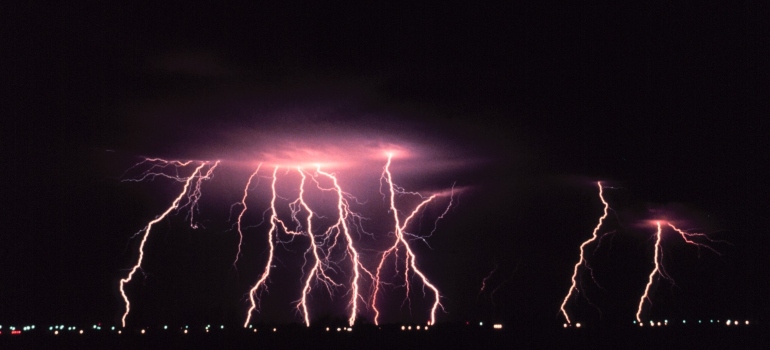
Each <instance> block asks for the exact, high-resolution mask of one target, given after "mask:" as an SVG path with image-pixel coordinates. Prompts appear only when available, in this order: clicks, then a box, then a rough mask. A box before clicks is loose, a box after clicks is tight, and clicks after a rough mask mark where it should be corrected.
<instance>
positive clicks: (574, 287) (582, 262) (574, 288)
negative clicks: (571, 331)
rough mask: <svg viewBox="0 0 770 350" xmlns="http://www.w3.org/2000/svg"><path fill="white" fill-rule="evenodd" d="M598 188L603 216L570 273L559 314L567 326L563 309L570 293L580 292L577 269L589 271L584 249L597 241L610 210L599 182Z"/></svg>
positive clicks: (581, 246)
mask: <svg viewBox="0 0 770 350" xmlns="http://www.w3.org/2000/svg"><path fill="white" fill-rule="evenodd" d="M596 184H597V185H598V186H599V198H600V199H601V200H602V203H603V204H604V214H603V215H602V216H601V217H600V218H599V223H598V224H597V225H596V227H595V228H594V231H593V233H592V234H591V238H589V239H588V240H586V241H585V242H583V244H581V245H580V259H579V260H578V262H577V263H576V264H575V268H574V270H573V272H572V285H571V286H570V288H569V291H568V292H567V295H566V296H565V297H564V301H562V303H561V308H560V310H561V312H562V314H564V318H565V319H566V320H567V324H572V321H571V320H570V318H569V315H568V314H567V310H565V309H564V307H565V306H566V305H567V301H568V300H569V298H570V297H571V296H572V292H573V291H574V292H580V290H578V288H577V275H578V269H579V268H580V266H581V265H585V267H586V268H587V269H589V270H590V269H591V268H590V267H589V266H588V263H587V262H586V260H585V247H586V246H587V245H589V244H591V242H593V241H595V240H596V239H597V237H598V236H597V233H598V232H599V229H600V228H601V227H602V223H603V222H604V219H605V218H607V214H608V210H609V208H610V206H609V204H607V201H605V200H604V188H603V187H602V183H601V182H597V183H596Z"/></svg>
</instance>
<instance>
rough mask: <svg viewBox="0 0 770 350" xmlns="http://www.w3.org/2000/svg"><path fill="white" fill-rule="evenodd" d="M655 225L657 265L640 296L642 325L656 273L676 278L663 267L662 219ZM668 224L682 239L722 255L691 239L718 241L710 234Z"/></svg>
mask: <svg viewBox="0 0 770 350" xmlns="http://www.w3.org/2000/svg"><path fill="white" fill-rule="evenodd" d="M655 225H656V226H657V228H658V229H657V231H656V232H655V255H654V257H653V263H654V265H655V268H653V269H652V272H650V276H649V277H648V279H647V285H645V287H644V294H642V296H641V298H639V306H638V307H637V310H636V322H637V323H639V325H642V308H643V307H644V301H645V300H647V301H648V302H650V303H652V301H651V300H650V297H649V293H650V288H652V283H653V282H654V280H655V276H656V275H658V276H661V277H663V278H665V279H667V280H669V281H670V282H671V283H672V284H673V283H674V280H673V279H672V278H671V277H670V276H669V275H668V274H667V273H666V270H665V269H664V267H663V250H662V247H661V245H660V242H661V239H662V235H663V234H662V232H663V229H662V227H661V222H660V221H656V222H655ZM666 225H668V226H669V227H671V229H673V230H674V232H676V233H678V234H679V235H680V236H681V237H682V239H684V241H685V242H686V243H687V244H692V245H694V246H696V247H698V249H700V248H706V249H709V250H711V251H712V252H714V253H715V254H717V255H721V254H719V252H717V251H716V250H714V248H711V247H710V246H708V245H706V244H703V243H698V242H695V241H693V240H692V239H691V238H703V239H706V240H708V241H709V242H717V241H715V240H712V239H711V238H709V237H708V236H706V234H703V233H689V232H686V231H684V230H681V229H679V228H677V227H676V226H674V225H673V224H671V223H669V222H666Z"/></svg>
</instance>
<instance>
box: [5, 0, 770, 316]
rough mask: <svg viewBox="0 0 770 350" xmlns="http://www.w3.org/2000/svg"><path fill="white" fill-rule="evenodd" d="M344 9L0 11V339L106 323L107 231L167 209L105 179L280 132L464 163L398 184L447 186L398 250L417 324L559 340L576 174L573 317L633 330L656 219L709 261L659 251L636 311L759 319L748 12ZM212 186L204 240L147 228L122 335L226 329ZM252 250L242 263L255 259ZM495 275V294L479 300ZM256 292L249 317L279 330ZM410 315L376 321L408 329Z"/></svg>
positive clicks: (228, 309)
mask: <svg viewBox="0 0 770 350" xmlns="http://www.w3.org/2000/svg"><path fill="white" fill-rule="evenodd" d="M365 3H366V4H349V3H324V2H319V3H313V4H294V3H290V2H280V3H279V4H269V5H265V4H248V5H238V6H235V5H229V6H223V5H219V4H212V5H206V6H195V7H191V6H189V5H187V4H183V3H181V2H180V3H171V4H165V5H156V6H151V7H144V6H129V5H115V6H113V5H104V6H99V7H89V6H80V7H78V6H64V5H62V6H59V7H57V6H51V7H48V6H36V5H29V4H28V5H25V6H19V7H16V8H14V9H12V10H11V11H10V12H11V13H13V16H12V17H13V19H11V20H8V21H2V22H3V24H2V27H1V28H2V31H3V33H6V34H5V35H4V37H3V39H2V40H3V46H4V47H5V48H6V50H4V51H6V53H5V54H4V56H5V57H4V58H3V61H5V63H4V64H3V71H4V72H5V73H4V74H3V75H4V76H6V77H7V78H4V80H5V83H6V84H4V86H6V88H5V94H4V95H5V96H6V98H5V100H6V102H7V103H9V105H10V109H9V110H8V112H7V113H6V114H5V117H4V118H3V119H4V121H3V135H5V136H3V146H4V147H3V148H4V149H5V150H6V151H5V155H6V157H7V159H8V160H9V161H10V163H9V162H5V163H6V164H8V166H7V167H6V170H5V171H4V172H3V173H4V175H3V183H4V186H3V189H2V193H3V196H2V197H3V199H4V202H5V203H6V205H5V206H4V209H3V210H2V215H1V216H0V217H1V218H2V221H3V225H2V227H3V233H2V234H1V235H0V237H2V238H1V239H2V242H0V263H1V264H2V265H1V266H2V273H0V324H6V323H8V322H15V323H22V322H39V323H47V322H51V323H54V322H56V323H60V322H96V321H101V322H107V323H112V322H116V321H117V320H118V319H119V316H120V314H121V313H122V307H123V305H122V302H121V300H120V297H119V294H118V291H117V282H118V279H119V278H120V277H121V276H123V274H124V273H125V272H124V269H126V268H128V267H130V266H131V264H133V262H134V261H135V259H136V253H135V251H136V250H135V249H136V241H129V237H130V236H131V235H132V234H133V233H135V232H136V231H137V230H139V229H140V228H142V227H143V226H144V225H145V224H146V223H147V221H148V220H150V219H152V218H153V217H154V216H155V215H157V214H158V213H159V212H160V211H162V210H163V209H164V206H165V205H167V204H168V203H169V202H170V200H172V199H173V196H174V194H175V193H174V191H176V190H174V189H173V187H170V186H171V185H170V184H162V183H160V182H157V183H152V184H147V185H146V186H145V185H144V184H135V183H125V182H120V181H119V177H120V176H121V175H122V174H123V172H124V171H125V170H126V169H128V168H129V167H130V166H131V165H132V164H133V163H135V162H137V161H139V160H140V159H141V158H140V157H142V156H151V157H155V156H158V157H169V158H178V159H188V158H189V159H204V158H205V159H221V158H227V157H232V158H237V159H239V160H243V159H247V158H248V157H249V156H251V155H259V154H263V153H265V152H270V151H272V150H274V149H275V147H276V146H275V143H276V142H278V141H276V140H273V139H271V138H270V135H271V134H278V135H281V136H280V137H282V138H288V137H292V136H296V135H293V134H292V130H294V128H298V129H300V130H301V132H300V133H298V134H299V135H306V134H308V133H316V134H318V135H341V134H345V135H347V136H350V137H363V138H371V137H373V136H372V132H373V131H381V133H382V135H383V136H382V137H383V138H384V139H387V140H404V141H408V142H411V143H414V144H420V145H421V146H423V147H424V148H425V149H429V150H430V151H429V152H428V153H426V154H423V155H422V156H423V157H425V158H428V159H433V160H448V161H459V162H461V163H463V164H465V165H463V166H454V167H447V168H446V169H444V170H442V171H441V172H440V174H437V172H436V171H431V172H429V171H428V170H426V171H425V173H423V174H421V173H420V172H418V171H411V172H409V173H408V174H404V177H403V178H402V179H403V180H401V181H398V180H397V182H400V183H402V184H403V185H405V186H407V184H414V186H418V187H421V188H429V187H431V186H435V188H445V187H447V186H451V184H452V183H453V182H456V183H457V185H458V186H461V187H465V188H467V190H465V191H463V192H461V193H460V196H459V204H457V205H456V206H455V207H454V208H453V210H452V211H450V213H449V215H448V216H447V218H446V219H445V220H444V221H442V222H441V223H440V224H439V229H438V231H437V233H436V234H435V235H434V236H433V237H432V238H431V239H430V241H429V243H430V244H431V247H433V249H432V250H430V249H428V248H426V247H425V246H424V245H419V244H417V245H418V246H419V248H418V250H419V251H420V252H421V254H422V255H421V258H422V259H423V260H424V263H422V264H421V266H424V268H425V270H426V272H427V273H428V275H429V276H431V277H432V279H433V280H434V281H435V283H436V284H437V285H438V286H440V287H441V289H442V292H443V293H444V296H445V300H444V304H445V306H446V308H447V313H446V314H440V315H439V320H455V321H459V320H466V319H470V320H475V319H500V320H506V321H509V322H515V323H518V324H524V323H526V322H535V323H538V324H540V323H543V324H554V325H558V324H560V323H561V322H562V318H561V316H560V315H559V314H558V309H559V304H560V303H561V300H562V298H563V296H564V295H565V294H566V292H567V290H568V288H569V277H570V274H571V271H572V270H571V269H572V264H574V263H575V261H576V259H577V254H578V246H579V245H580V243H581V242H582V241H584V240H585V239H587V238H589V237H590V234H591V230H592V229H593V227H594V226H595V225H596V222H597V220H598V217H599V216H600V215H601V210H602V206H601V202H600V201H599V199H598V196H597V188H596V185H595V181H606V184H609V185H611V186H612V187H613V188H612V189H608V190H607V191H606V192H605V196H606V199H607V200H608V202H609V203H610V206H611V207H613V208H614V209H615V210H614V211H613V212H611V215H610V217H609V218H608V219H607V221H606V223H607V226H606V230H604V231H603V232H610V231H614V232H615V233H614V234H612V235H610V236H608V237H607V239H606V240H604V241H603V242H602V246H601V249H598V250H597V251H596V252H595V253H591V261H590V262H591V264H592V266H593V267H594V269H595V276H596V279H597V282H598V284H599V286H597V285H594V284H592V283H590V282H589V281H590V279H589V278H588V276H587V275H584V276H583V277H582V279H581V280H582V281H583V287H584V288H585V290H586V295H587V296H588V298H589V299H590V301H591V302H592V303H593V304H594V305H591V304H590V303H589V302H588V301H586V300H585V299H582V298H576V299H573V300H572V301H571V302H570V304H568V305H569V307H570V311H571V314H573V315H575V317H577V318H579V319H583V320H585V321H586V322H592V323H596V322H606V323H622V322H630V321H631V320H632V319H633V315H634V313H635V311H636V310H635V309H636V303H637V300H638V296H639V294H640V293H641V291H642V290H643V288H644V283H645V282H646V278H647V274H648V273H649V271H650V269H651V268H652V265H651V259H652V254H653V250H652V243H653V241H652V240H651V238H652V235H653V233H654V231H653V230H651V229H650V227H649V226H642V225H641V223H642V222H643V221H644V220H649V219H656V218H663V217H665V218H667V219H671V220H674V219H676V220H679V221H677V222H678V223H681V224H683V226H685V227H686V228H691V229H697V230H699V231H698V232H704V233H708V234H709V235H710V236H711V237H713V238H714V239H718V240H724V241H728V242H730V243H731V244H724V243H715V244H714V247H715V248H716V249H717V250H719V251H720V252H721V254H722V255H721V256H717V255H715V254H712V253H711V252H709V251H705V250H701V251H700V254H699V252H698V250H697V249H695V248H694V247H691V246H687V245H685V244H684V243H682V242H681V240H677V239H676V237H675V236H669V238H668V239H667V241H666V242H664V244H665V254H666V255H665V259H666V262H667V263H668V272H669V274H670V275H671V277H673V278H674V279H675V280H676V282H677V283H676V287H672V286H671V284H670V283H668V282H665V281H664V282H661V283H659V284H658V287H657V288H656V289H655V290H656V292H655V295H654V296H653V302H654V303H655V304H654V306H653V307H652V309H651V311H649V313H648V315H649V317H653V318H684V317H712V316H713V317H721V318H729V317H734V318H735V317H737V318H751V319H760V318H763V319H768V312H770V300H769V299H768V298H770V297H769V296H770V275H768V269H767V266H768V259H767V254H765V251H766V250H767V249H768V238H767V237H768V229H769V228H770V220H768V215H767V213H768V212H770V205H768V200H767V198H769V197H768V196H769V195H770V191H769V190H768V186H767V183H766V180H767V179H768V175H769V174H768V171H767V168H768V167H767V164H768V162H770V152H768V150H769V149H770V144H769V142H768V136H767V135H768V132H770V128H769V126H768V124H769V123H768V121H767V120H766V118H764V117H765V116H766V115H767V114H766V112H767V101H768V77H769V74H770V71H768V64H767V63H768V58H767V57H770V52H769V50H768V38H769V36H768V26H767V21H766V18H768V8H767V6H766V5H761V4H758V3H757V2H750V1H737V2H721V3H719V4H710V3H708V4H672V3H669V2H666V1H654V2H649V1H647V2H640V3H635V4H617V3H615V2H596V1H590V2H587V1H586V2H574V1H572V2H551V1H538V2H532V3H523V2H516V1H512V2H503V3H493V4H488V5H480V4H476V3H473V2H467V3H466V2H452V1H448V2H441V3H440V4H438V3H436V4H424V5H408V6H405V5H398V4H393V3H389V2H384V1H376V2H365ZM4 12H5V11H4ZM233 152H234V153H236V154H237V156H233V155H232V154H233ZM430 152H435V153H430ZM343 171H344V170H339V173H343ZM407 177H408V178H407ZM222 178H225V179H226V178H227V176H226V175H223V176H222ZM215 181H216V180H212V183H213V182H215ZM372 181H373V184H374V186H376V181H377V180H376V178H375V179H372ZM204 186H205V185H204ZM211 186H212V188H213V190H216V189H223V190H222V191H223V192H222V193H219V194H216V195H211V197H207V196H208V195H209V194H207V193H206V188H205V187H204V197H203V198H204V199H203V204H202V206H201V214H200V216H201V217H202V219H201V220H202V221H206V222H207V223H208V227H209V229H207V230H202V231H201V230H197V231H192V230H189V229H184V225H182V224H181V223H180V222H181V221H182V220H181V217H182V216H183V215H179V216H178V217H175V218H172V219H170V220H168V221H167V222H166V223H164V224H163V225H161V226H163V227H164V229H160V230H159V231H158V233H157V236H153V237H154V239H155V241H153V242H152V243H153V244H154V245H155V246H154V247H153V246H152V245H151V246H149V247H148V252H149V254H150V255H151V256H152V258H148V259H149V260H148V261H147V263H148V266H147V269H146V271H147V272H148V276H147V278H146V279H144V280H142V282H137V283H135V284H133V285H132V286H131V292H132V293H133V295H134V296H135V297H136V298H137V300H140V301H138V302H137V303H138V305H140V307H139V308H138V311H137V313H136V316H132V317H135V319H134V322H137V323H141V322H161V323H162V322H178V323H181V322H220V321H221V322H236V323H237V322H240V320H241V318H242V317H243V313H244V312H245V310H246V307H247V306H246V303H245V302H244V301H243V299H242V297H243V295H244V293H245V292H246V291H247V289H248V285H249V284H251V283H253V281H254V280H255V279H256V277H257V274H258V273H259V271H258V268H256V267H252V268H249V267H246V268H243V269H240V270H239V271H238V272H235V271H232V270H231V269H229V268H228V265H227V263H226V262H225V263H222V261H225V260H227V259H229V257H231V256H232V249H233V246H232V244H233V242H235V241H234V236H233V233H232V232H225V230H226V229H227V228H228V227H229V225H230V223H228V222H226V220H227V217H226V216H227V215H226V211H227V210H228V209H229V205H230V204H232V203H233V202H236V201H238V200H239V197H238V196H239V194H238V193H239V192H238V191H239V190H240V189H241V188H242V187H241V186H242V184H241V183H238V182H237V181H236V180H233V181H232V183H224V184H223V183H220V184H218V185H213V184H212V185H211ZM407 187H408V186H407ZM407 189H409V188H407ZM227 191H230V192H227ZM206 198H209V199H208V201H207V199H206ZM374 200H377V198H374ZM223 208H224V209H223ZM223 210H224V213H225V214H224V215H223V214H222V212H223ZM261 210H263V209H261ZM428 221H430V220H428ZM253 234H255V235H257V234H259V230H254V231H253ZM253 244H255V245H256V244H259V242H258V241H254V243H253ZM250 249H251V251H252V254H254V256H253V257H252V259H253V261H255V264H261V263H259V261H260V260H259V259H260V255H259V254H261V253H262V251H261V250H260V249H263V248H259V247H258V246H254V247H252V248H250ZM283 259H285V260H286V261H287V262H288V261H290V260H291V259H292V256H291V255H290V254H286V255H285V256H284V257H283ZM255 266H256V265H255ZM496 266H497V268H496V270H495V272H494V273H493V275H492V277H491V279H490V280H489V283H490V285H489V288H497V289H496V292H495V293H494V295H492V294H491V290H494V289H487V291H485V292H483V293H481V294H479V288H480V287H481V281H482V279H483V278H484V277H485V276H486V275H487V274H488V273H489V272H490V271H492V270H493V269H495V267H496ZM287 273H293V272H287ZM277 283H278V285H279V286H280V285H282V284H281V283H285V285H286V286H287V288H286V289H285V290H286V293H291V289H289V288H288V283H289V281H288V280H286V281H283V282H277ZM498 287H499V288H498ZM276 289H277V290H281V287H276ZM274 294H276V295H278V296H276V297H275V299H274V301H273V302H270V303H268V304H269V305H268V306H267V307H266V311H265V313H264V314H263V315H262V316H261V317H262V319H261V320H262V321H266V322H271V321H275V322H288V321H299V318H298V316H297V315H295V314H292V309H291V305H290V304H289V303H288V302H289V301H291V298H289V297H286V298H289V299H287V300H286V302H284V300H283V299H282V297H281V296H280V294H281V292H276V293H274ZM390 298H395V299H396V300H399V299H398V298H400V294H398V293H397V292H393V294H392V295H391V296H390ZM426 303H427V299H420V298H415V304H414V306H415V311H414V313H413V315H412V316H410V315H409V313H408V312H402V313H400V314H398V316H393V319H392V321H399V320H411V319H415V320H419V319H421V318H422V317H423V316H422V315H423V314H424V310H425V304H426ZM319 308H320V306H319ZM597 310H601V313H600V312H599V311H597ZM332 316H333V317H339V316H344V313H336V314H335V313H333V314H332ZM530 320H531V321H530Z"/></svg>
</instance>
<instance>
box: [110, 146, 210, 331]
mask: <svg viewBox="0 0 770 350" xmlns="http://www.w3.org/2000/svg"><path fill="white" fill-rule="evenodd" d="M147 162H149V163H152V164H153V165H152V167H151V168H150V170H148V171H146V172H145V173H143V175H142V176H141V177H140V178H139V179H134V180H125V181H141V180H144V179H154V178H156V177H159V176H160V177H165V178H170V179H174V180H176V181H183V182H184V187H183V188H182V192H180V193H179V195H178V196H177V197H176V198H175V199H174V201H173V202H172V203H171V206H169V207H168V208H167V209H166V211H164V212H163V213H162V214H160V215H158V216H157V217H156V218H155V219H153V220H151V221H150V222H149V223H148V224H147V226H146V227H145V228H144V229H143V231H144V235H142V241H141V243H140V244H139V259H138V260H137V262H136V264H135V265H134V266H133V267H132V268H131V270H130V272H129V273H128V275H127V276H126V277H125V278H122V279H121V280H120V295H121V296H123V301H124V302H125V303H126V311H125V313H123V317H122V318H121V323H122V325H123V327H125V326H126V318H127V317H128V314H129V312H130V311H131V302H130V301H129V300H128V296H127V295H126V291H125V288H124V287H125V285H126V284H127V283H128V282H131V280H132V279H133V277H134V274H135V273H136V272H137V271H138V270H139V269H141V268H142V260H144V246H145V244H146V243H147V238H148V237H149V236H150V231H151V230H152V226H153V225H155V224H157V223H158V222H160V221H161V220H163V219H165V218H166V217H167V216H168V215H169V214H170V213H171V212H173V211H175V210H177V209H179V208H180V203H181V201H182V199H184V198H185V194H187V202H185V203H184V204H181V207H185V206H190V212H191V214H190V220H192V213H193V212H194V210H195V208H196V206H197V204H198V200H199V199H200V196H201V193H200V184H201V182H202V181H203V180H206V179H209V178H210V177H211V173H212V171H213V170H214V168H215V167H216V166H217V165H218V164H219V162H216V163H214V165H212V166H210V167H209V169H208V171H207V172H206V174H205V175H201V170H202V169H203V167H205V166H206V165H207V164H209V163H208V162H200V164H199V165H198V167H197V168H195V171H193V173H192V174H191V175H190V176H188V177H186V178H183V177H179V176H178V175H176V174H175V175H168V174H166V173H164V172H162V170H164V169H165V168H167V167H168V166H172V167H174V169H175V171H176V170H177V168H179V167H185V166H187V165H189V164H190V163H192V161H187V162H180V161H166V160H162V159H150V158H148V159H145V160H143V161H142V162H140V163H139V164H143V163H147ZM137 165H138V164H137ZM156 169H159V170H161V171H160V172H156ZM196 178H197V181H196V182H195V185H193V186H194V188H193V190H191V191H190V193H188V191H189V190H190V186H191V184H192V183H193V180H195V179H196ZM191 226H192V227H193V228H196V227H197V225H195V223H194V222H193V221H191ZM139 232H142V231H139Z"/></svg>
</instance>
